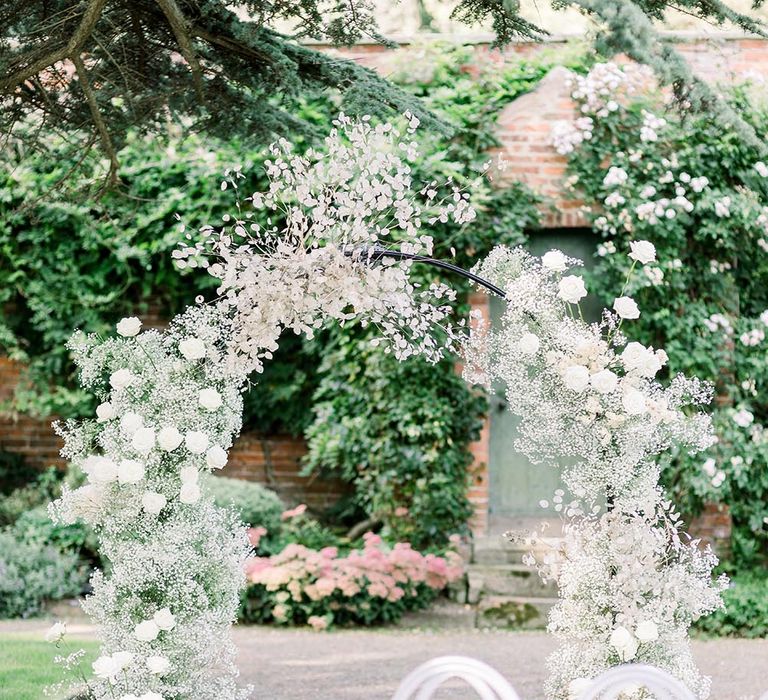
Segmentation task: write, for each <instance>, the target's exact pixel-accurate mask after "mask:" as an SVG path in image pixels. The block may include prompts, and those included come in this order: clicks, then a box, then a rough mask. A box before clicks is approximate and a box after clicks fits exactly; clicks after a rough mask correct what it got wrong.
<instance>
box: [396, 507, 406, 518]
mask: <svg viewBox="0 0 768 700" xmlns="http://www.w3.org/2000/svg"><path fill="white" fill-rule="evenodd" d="M406 515H408V509H407V508H406V507H405V506H398V507H397V508H395V517H397V518H404V517H405V516H406Z"/></svg>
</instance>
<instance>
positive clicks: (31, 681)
mask: <svg viewBox="0 0 768 700" xmlns="http://www.w3.org/2000/svg"><path fill="white" fill-rule="evenodd" d="M81 648H82V649H84V650H85V652H86V653H85V657H84V659H83V668H85V669H87V670H88V671H90V667H91V662H92V661H93V660H94V659H95V658H96V655H97V653H98V649H99V645H98V642H96V641H94V640H78V639H75V640H69V641H66V642H65V643H63V644H62V645H61V646H60V647H59V648H57V647H55V646H54V645H53V644H49V643H48V642H45V641H43V639H42V638H41V636H38V635H32V634H2V635H0V700H40V699H41V698H43V697H46V696H44V694H43V690H44V688H46V687H47V686H49V685H52V684H53V683H56V682H58V681H61V680H62V679H63V678H64V677H65V675H64V674H65V672H64V670H63V669H62V668H61V667H59V666H57V665H56V664H54V663H53V659H54V657H55V656H67V655H69V654H71V653H73V652H74V651H77V650H78V649H81ZM53 697H55V696H53Z"/></svg>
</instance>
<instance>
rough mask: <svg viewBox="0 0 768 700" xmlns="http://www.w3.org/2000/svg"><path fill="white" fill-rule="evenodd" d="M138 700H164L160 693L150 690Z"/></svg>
mask: <svg viewBox="0 0 768 700" xmlns="http://www.w3.org/2000/svg"><path fill="white" fill-rule="evenodd" d="M138 700H164V699H163V696H162V695H160V693H156V692H155V691H154V690H148V691H147V692H146V693H144V695H141V696H139V698H138Z"/></svg>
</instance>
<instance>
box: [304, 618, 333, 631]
mask: <svg viewBox="0 0 768 700" xmlns="http://www.w3.org/2000/svg"><path fill="white" fill-rule="evenodd" d="M307 623H308V624H309V626H310V627H311V628H312V629H313V630H315V632H322V631H323V630H327V629H328V620H327V618H325V617H320V616H319V615H310V617H308V618H307Z"/></svg>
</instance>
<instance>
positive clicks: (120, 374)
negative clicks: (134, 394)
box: [109, 368, 136, 391]
mask: <svg viewBox="0 0 768 700" xmlns="http://www.w3.org/2000/svg"><path fill="white" fill-rule="evenodd" d="M135 379H136V377H134V376H133V375H132V374H131V371H130V370H128V369H125V368H123V369H118V370H116V371H114V372H112V374H110V375H109V385H110V386H111V387H112V388H113V389H114V390H115V391H119V390H120V389H125V387H127V386H130V385H131V384H133V382H134V380H135Z"/></svg>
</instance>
